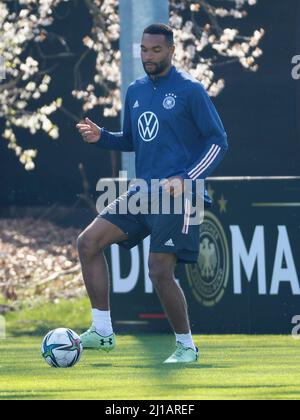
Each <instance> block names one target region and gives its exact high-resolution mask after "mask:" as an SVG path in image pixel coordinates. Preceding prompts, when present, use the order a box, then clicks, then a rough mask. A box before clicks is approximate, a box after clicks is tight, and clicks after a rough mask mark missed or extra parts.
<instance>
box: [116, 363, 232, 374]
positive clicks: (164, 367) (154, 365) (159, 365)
mask: <svg viewBox="0 0 300 420" xmlns="http://www.w3.org/2000/svg"><path fill="white" fill-rule="evenodd" d="M122 366H124V367H130V368H133V369H159V370H160V371H161V370H163V371H164V372H165V371H166V370H180V369H184V370H187V369H192V370H195V369H202V370H204V369H231V368H232V366H230V365H227V366H220V365H204V364H201V362H200V363H191V364H181V363H174V364H162V362H160V363H152V364H147V365H144V366H143V365H122Z"/></svg>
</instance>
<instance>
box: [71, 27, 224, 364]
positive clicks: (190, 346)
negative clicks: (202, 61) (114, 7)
mask: <svg viewBox="0 0 300 420" xmlns="http://www.w3.org/2000/svg"><path fill="white" fill-rule="evenodd" d="M174 52H175V46H174V36H173V31H172V29H171V28H170V27H169V26H167V25H164V24H155V25H151V26H150V27H148V28H146V29H145V31H144V34H143V38H142V44H141V58H142V62H143V66H144V69H145V72H146V76H145V77H143V78H141V79H138V80H136V81H135V82H134V83H132V84H131V85H130V87H129V89H128V92H127V96H126V101H125V113H124V125H123V132H121V133H109V132H108V131H106V130H105V129H103V128H99V127H98V126H97V125H96V124H95V123H93V122H92V121H90V120H89V119H88V118H87V119H86V120H85V121H84V122H83V123H80V124H78V125H77V128H78V130H79V132H80V133H81V135H82V136H83V139H84V140H85V141H86V142H87V143H91V144H95V145H96V146H99V147H100V148H104V149H110V150H119V151H134V152H135V153H136V175H137V178H140V179H143V180H145V181H146V182H147V184H148V185H149V188H150V185H151V180H153V179H158V180H164V181H163V182H162V184H161V186H162V189H163V190H164V191H168V192H169V194H170V196H171V198H173V199H174V200H175V199H177V198H178V197H179V198H180V197H182V196H183V194H184V191H185V188H186V183H185V180H190V182H192V183H196V182H197V180H204V179H205V178H206V177H207V176H208V175H210V174H211V173H212V172H213V171H214V170H215V168H216V167H217V166H218V165H219V163H220V162H221V160H222V159H223V157H224V155H225V153H226V151H227V148H228V144H227V136H226V133H225V130H224V127H223V125H222V122H221V120H220V118H219V116H218V114H217V111H216V109H215V107H214V105H213V104H212V102H211V100H210V98H209V97H208V95H207V93H206V92H205V90H204V88H203V86H202V85H201V83H199V82H198V81H197V80H195V79H194V78H193V77H191V76H190V75H189V74H187V73H185V72H182V71H180V70H177V69H176V68H175V67H174V66H173V65H172V59H173V55H174ZM174 181H175V182H174ZM170 185H172V188H170ZM150 190H151V188H150ZM136 192H137V191H135V190H134V188H133V189H132V188H131V189H130V191H129V192H128V194H127V195H126V197H128V196H130V195H131V194H134V193H136ZM126 197H125V196H123V197H120V198H119V199H118V200H116V201H115V202H113V203H112V204H111V205H110V206H109V208H107V209H105V210H104V211H103V212H102V213H101V214H100V216H99V217H98V218H97V219H96V220H95V221H94V222H93V223H92V224H91V225H90V226H89V227H88V228H87V229H86V230H85V231H84V232H83V233H82V234H81V235H80V237H79V239H78V251H79V257H80V261H81V265H82V272H83V277H84V281H85V284H86V288H87V291H88V294H89V297H90V300H91V305H92V308H93V309H92V312H93V325H92V327H91V328H90V329H89V330H88V331H87V332H86V333H84V334H83V335H82V337H81V339H82V343H83V346H84V347H85V348H92V349H102V350H105V351H110V350H112V349H113V348H114V347H115V345H116V340H115V335H114V333H113V329H112V323H111V316H110V303H109V274H108V270H107V262H106V259H105V256H104V253H103V251H104V249H105V248H106V247H108V246H110V245H112V244H115V243H117V244H119V245H121V246H124V247H126V248H127V249H130V248H132V247H134V246H136V245H137V244H138V243H140V242H141V241H142V240H143V239H144V238H146V237H147V236H149V235H151V245H150V257H149V274H150V278H151V280H152V282H153V284H154V287H155V290H156V292H157V294H158V296H159V298H160V301H161V304H162V307H163V309H164V311H165V313H166V315H167V317H168V320H169V322H170V324H171V327H172V329H173V330H174V333H175V337H176V350H175V353H174V354H172V355H171V357H169V358H168V359H167V360H166V361H165V363H190V362H195V361H197V360H198V358H199V350H198V348H197V347H196V346H195V344H194V341H193V337H192V333H191V328H190V322H189V316H188V306H187V302H186V299H185V296H184V293H183V291H182V289H181V287H180V286H179V285H178V283H177V282H176V280H175V275H174V272H175V267H176V264H177V263H186V264H194V263H196V262H197V260H198V256H199V226H197V225H191V224H190V213H189V211H190V208H191V203H189V202H188V200H185V203H184V204H185V205H184V211H183V212H182V213H181V214H173V213H172V212H171V213H170V214H167V215H166V214H148V215H147V214H139V215H133V214H130V212H128V213H127V214H126V215H124V214H118V209H119V205H120V201H121V200H124V199H126ZM205 200H206V201H209V198H208V197H207V196H206V197H205ZM111 209H113V210H114V211H113V212H112V213H115V214H112V213H111V212H110V210H111Z"/></svg>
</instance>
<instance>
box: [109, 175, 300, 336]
mask: <svg viewBox="0 0 300 420" xmlns="http://www.w3.org/2000/svg"><path fill="white" fill-rule="evenodd" d="M208 187H209V191H210V193H211V195H212V196H213V197H214V199H215V205H214V207H213V208H212V209H211V210H209V211H207V212H206V217H205V221H204V224H203V225H202V226H201V228H200V229H201V246H200V255H199V260H198V263H197V264H194V265H187V266H184V265H179V266H178V269H177V273H176V274H177V279H178V280H179V282H180V285H181V287H182V288H183V289H184V291H185V293H186V295H187V300H188V302H189V310H190V315H191V322H192V327H193V330H194V331H195V332H196V333H201V334H204V333H205V334H219V333H221V334H231V333H232V334H233V333H250V334H261V333H264V334H266V333H267V334H273V333H274V334H275V333H276V334H277V333H279V334H289V333H290V331H291V320H292V318H293V316H294V315H295V314H296V313H298V312H297V311H299V298H300V277H299V275H300V262H299V258H298V256H299V254H300V231H299V230H300V228H299V212H300V177H299V178H296V177H295V178H282V179H280V178H269V179H268V178H264V179H260V178H253V179H242V178H241V179H237V178H236V179H230V178H227V179H224V178H219V179H216V178H212V179H210V180H209V182H208ZM148 252H149V238H148V239H147V240H146V241H145V242H144V243H143V244H142V245H141V246H139V247H137V248H135V249H133V250H131V252H130V253H129V252H128V251H124V250H122V249H119V248H118V247H117V246H113V247H112V249H111V251H110V252H109V253H108V257H109V258H110V261H111V267H112V284H113V307H114V319H115V322H116V325H118V327H119V328H123V329H124V330H125V331H128V330H136V329H138V328H140V329H142V330H146V331H147V330H148V331H152V332H155V331H156V332H157V331H168V329H169V326H168V323H167V320H166V319H165V316H164V314H163V313H162V310H161V306H160V303H159V301H158V299H157V297H156V295H155V293H154V291H153V287H152V284H151V281H150V279H149V277H148V272H147V270H148V269H147V261H148Z"/></svg>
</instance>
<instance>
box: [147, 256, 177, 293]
mask: <svg viewBox="0 0 300 420" xmlns="http://www.w3.org/2000/svg"><path fill="white" fill-rule="evenodd" d="M149 277H150V279H151V281H152V283H153V285H154V286H155V287H156V288H160V287H162V286H164V285H165V284H168V283H169V282H170V281H174V272H173V270H172V269H171V268H170V267H169V265H168V264H165V263H164V262H163V261H159V260H156V261H151V262H150V263H149Z"/></svg>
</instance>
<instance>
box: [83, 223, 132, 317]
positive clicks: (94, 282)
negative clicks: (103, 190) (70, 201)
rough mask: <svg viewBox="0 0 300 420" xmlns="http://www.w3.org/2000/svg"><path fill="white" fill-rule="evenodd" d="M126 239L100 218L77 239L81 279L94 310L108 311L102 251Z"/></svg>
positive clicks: (104, 263)
mask: <svg viewBox="0 0 300 420" xmlns="http://www.w3.org/2000/svg"><path fill="white" fill-rule="evenodd" d="M126 239H127V236H126V235H125V234H124V233H123V232H122V231H121V230H120V229H119V228H118V227H117V226H115V225H113V224H112V223H110V222H108V221H107V220H105V219H101V218H97V219H96V220H95V221H94V222H93V223H92V224H91V225H90V226H88V227H87V229H86V230H85V231H84V232H83V233H82V234H81V235H80V236H79V238H78V254H79V258H80V262H81V266H82V274H83V279H84V282H85V286H86V289H87V293H88V295H89V298H90V301H91V305H92V308H94V309H99V310H101V311H109V310H110V303H109V291H110V279H109V271H108V265H107V261H106V258H105V255H104V250H105V248H107V247H108V246H109V245H111V244H113V243H118V242H121V241H124V240H126Z"/></svg>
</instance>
